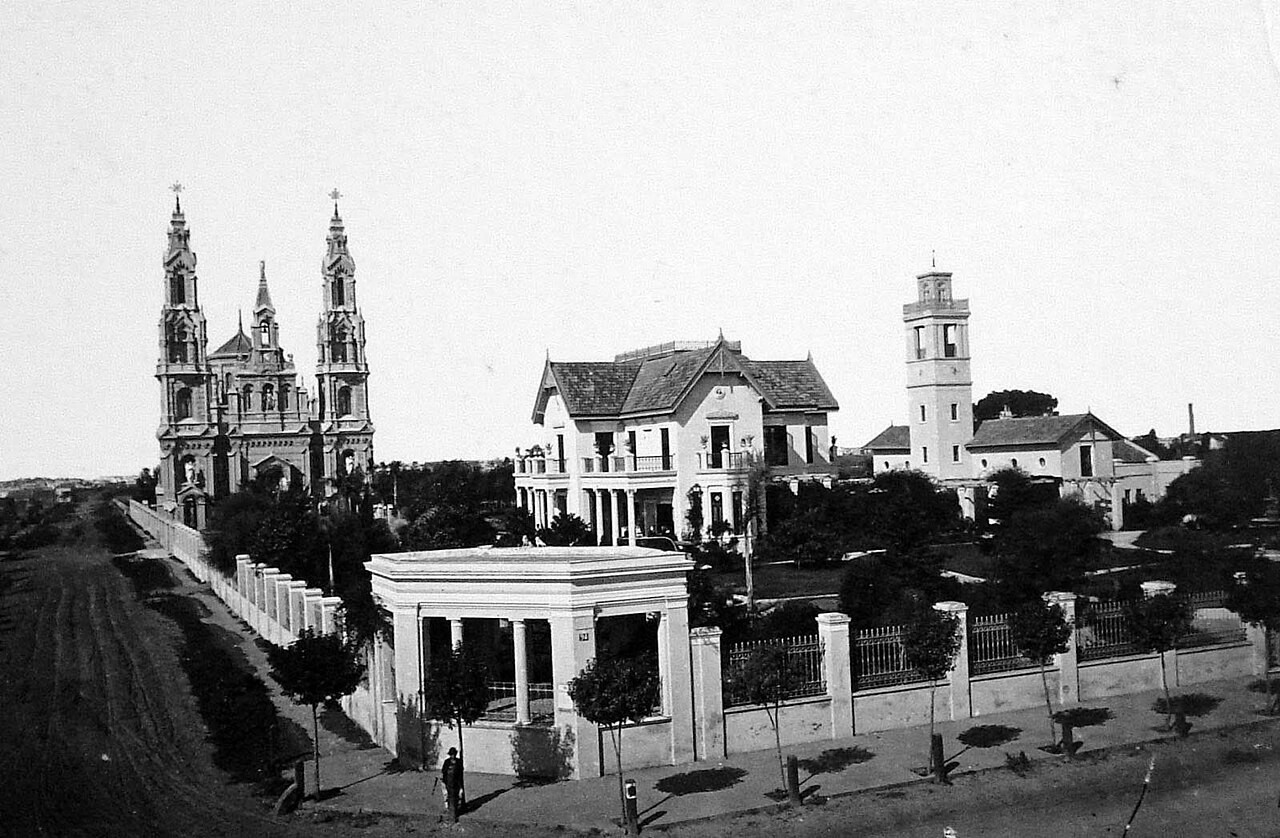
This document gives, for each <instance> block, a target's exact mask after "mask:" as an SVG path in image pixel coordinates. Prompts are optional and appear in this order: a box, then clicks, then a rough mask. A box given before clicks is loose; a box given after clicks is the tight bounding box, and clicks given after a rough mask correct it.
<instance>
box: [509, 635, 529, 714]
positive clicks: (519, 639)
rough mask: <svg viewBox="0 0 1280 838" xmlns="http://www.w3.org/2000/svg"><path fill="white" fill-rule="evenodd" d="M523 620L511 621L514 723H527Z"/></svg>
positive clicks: (527, 705) (526, 670) (527, 692)
mask: <svg viewBox="0 0 1280 838" xmlns="http://www.w3.org/2000/svg"><path fill="white" fill-rule="evenodd" d="M525 644H526V640H525V631H524V620H512V621H511V645H512V647H513V648H514V649H515V653H516V724H518V725H527V724H528V723H529V650H528V648H527V647H526V645H525Z"/></svg>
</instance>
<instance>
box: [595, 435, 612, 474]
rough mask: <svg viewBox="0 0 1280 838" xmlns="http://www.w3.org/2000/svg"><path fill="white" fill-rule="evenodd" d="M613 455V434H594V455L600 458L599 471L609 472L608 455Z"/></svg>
mask: <svg viewBox="0 0 1280 838" xmlns="http://www.w3.org/2000/svg"><path fill="white" fill-rule="evenodd" d="M612 453H613V434H611V433H609V432H608V431H603V432H600V433H597V434H596V454H597V455H598V456H599V457H600V470H601V471H608V470H609V455H610V454H612Z"/></svg>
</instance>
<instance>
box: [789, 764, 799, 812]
mask: <svg viewBox="0 0 1280 838" xmlns="http://www.w3.org/2000/svg"><path fill="white" fill-rule="evenodd" d="M787 802H789V803H790V804H791V805H792V806H799V805H800V760H798V759H796V757H795V754H791V755H789V756H788V757H787Z"/></svg>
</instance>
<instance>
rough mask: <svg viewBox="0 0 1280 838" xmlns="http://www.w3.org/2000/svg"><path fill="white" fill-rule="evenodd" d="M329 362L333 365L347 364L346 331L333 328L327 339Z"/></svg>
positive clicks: (338, 327)
mask: <svg viewBox="0 0 1280 838" xmlns="http://www.w3.org/2000/svg"><path fill="white" fill-rule="evenodd" d="M329 360H330V361H332V362H333V363H335V364H345V363H346V362H347V330H346V329H344V328H342V327H341V326H334V327H333V331H332V332H331V333H330V338H329Z"/></svg>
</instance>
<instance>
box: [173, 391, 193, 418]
mask: <svg viewBox="0 0 1280 838" xmlns="http://www.w3.org/2000/svg"><path fill="white" fill-rule="evenodd" d="M173 418H174V419H175V420H177V421H179V422H181V421H182V420H183V419H190V418H191V390H190V389H189V388H187V387H183V388H182V389H181V390H179V391H178V393H177V395H175V396H174V397H173Z"/></svg>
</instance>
